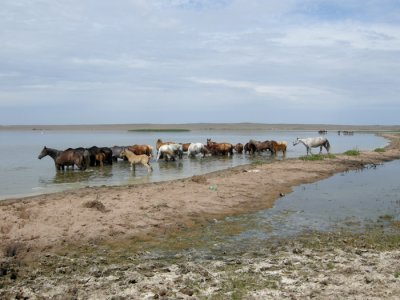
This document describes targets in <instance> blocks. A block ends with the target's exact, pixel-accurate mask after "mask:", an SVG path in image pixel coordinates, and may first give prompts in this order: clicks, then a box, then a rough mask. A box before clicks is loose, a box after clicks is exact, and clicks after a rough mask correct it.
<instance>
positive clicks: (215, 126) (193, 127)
mask: <svg viewBox="0 0 400 300" xmlns="http://www.w3.org/2000/svg"><path fill="white" fill-rule="evenodd" d="M30 130H33V131H142V132H143V131H144V132H146V131H149V132H150V131H155V130H176V131H205V130H268V131H277V130H293V131H296V130H298V131H304V130H328V131H338V130H351V131H365V132H367V131H373V132H383V131H400V125H334V124H265V123H187V124H82V125H0V131H30Z"/></svg>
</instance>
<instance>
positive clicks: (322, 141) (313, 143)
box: [293, 136, 331, 155]
mask: <svg viewBox="0 0 400 300" xmlns="http://www.w3.org/2000/svg"><path fill="white" fill-rule="evenodd" d="M298 143H302V144H303V145H304V146H306V149H307V155H308V152H310V154H312V153H311V148H317V147H320V148H319V153H320V154H321V152H322V147H325V149H326V151H327V152H328V153H329V148H330V147H331V145H330V144H329V141H328V139H327V138H326V137H321V136H319V137H313V138H306V139H299V138H297V139H296V141H294V142H293V146H296V145H297V144H298Z"/></svg>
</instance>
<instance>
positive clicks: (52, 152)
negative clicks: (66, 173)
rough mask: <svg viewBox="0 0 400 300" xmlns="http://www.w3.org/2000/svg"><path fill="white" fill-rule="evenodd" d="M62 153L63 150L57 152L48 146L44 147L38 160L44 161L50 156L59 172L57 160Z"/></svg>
mask: <svg viewBox="0 0 400 300" xmlns="http://www.w3.org/2000/svg"><path fill="white" fill-rule="evenodd" d="M61 153H62V150H57V149H53V148H47V147H46V146H44V147H43V149H42V151H40V153H39V156H38V159H42V158H43V157H45V156H47V155H48V156H50V157H51V158H52V159H53V160H54V165H55V167H56V169H57V170H58V167H57V164H56V159H57V157H58V156H59V155H60V154H61Z"/></svg>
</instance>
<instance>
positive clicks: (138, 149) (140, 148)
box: [127, 144, 153, 156]
mask: <svg viewBox="0 0 400 300" xmlns="http://www.w3.org/2000/svg"><path fill="white" fill-rule="evenodd" d="M127 148H128V150H129V151H131V152H133V153H134V154H136V155H142V154H146V155H147V156H153V147H151V146H150V145H136V144H135V145H133V146H128V147H127Z"/></svg>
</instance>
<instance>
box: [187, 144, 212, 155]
mask: <svg viewBox="0 0 400 300" xmlns="http://www.w3.org/2000/svg"><path fill="white" fill-rule="evenodd" d="M199 153H202V154H203V157H204V156H206V153H208V150H207V148H206V146H205V145H204V144H203V143H191V144H190V145H189V148H188V157H195V156H196V155H197V154H199Z"/></svg>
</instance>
